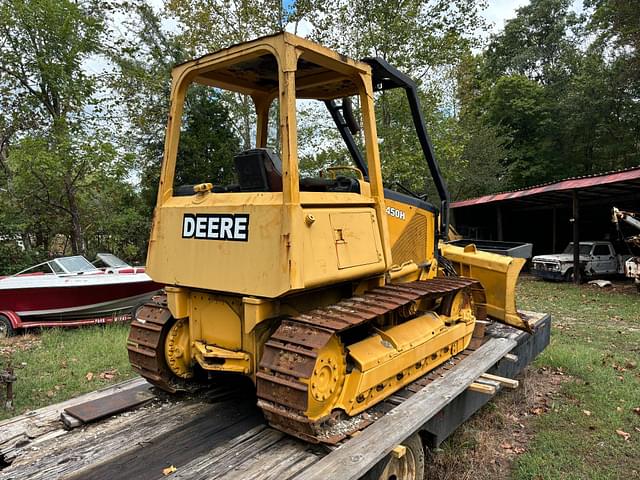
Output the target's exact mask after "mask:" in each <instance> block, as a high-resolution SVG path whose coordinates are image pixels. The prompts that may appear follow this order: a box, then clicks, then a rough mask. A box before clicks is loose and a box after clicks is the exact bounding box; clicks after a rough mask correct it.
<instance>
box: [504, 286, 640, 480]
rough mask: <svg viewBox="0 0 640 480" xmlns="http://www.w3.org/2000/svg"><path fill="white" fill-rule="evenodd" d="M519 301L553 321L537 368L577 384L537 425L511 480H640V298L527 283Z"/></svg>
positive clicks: (564, 390) (631, 294) (623, 291)
mask: <svg viewBox="0 0 640 480" xmlns="http://www.w3.org/2000/svg"><path fill="white" fill-rule="evenodd" d="M518 299H519V306H520V307H521V308H525V309H528V310H535V311H546V312H550V313H551V314H552V316H553V320H554V322H553V326H552V337H551V344H550V346H549V347H548V348H547V349H546V350H545V352H543V354H542V355H541V356H540V357H539V358H538V360H537V362H536V365H537V366H544V367H548V368H552V369H560V370H561V371H563V372H566V373H567V374H568V375H570V377H571V380H570V381H568V382H566V383H565V384H564V385H563V387H562V388H561V390H560V393H561V402H560V403H559V404H558V406H557V407H556V408H554V409H552V410H551V411H550V412H548V413H547V414H545V415H541V416H540V417H539V418H538V419H537V421H536V422H534V425H533V428H534V432H535V436H534V438H533V440H532V442H531V443H530V445H529V447H528V449H527V452H526V453H524V454H523V455H521V456H519V457H518V459H517V461H516V462H515V464H514V465H513V469H512V477H513V478H516V479H554V478H557V479H584V478H589V479H617V478H640V411H638V412H636V411H634V409H636V408H638V407H640V369H639V365H638V361H639V359H640V295H638V294H637V293H636V292H635V290H632V289H628V290H626V289H621V288H616V289H615V290H613V291H611V290H605V289H598V288H597V287H593V286H589V285H583V286H581V287H580V288H576V287H574V286H573V285H569V284H558V283H546V282H542V281H537V280H533V279H530V278H529V279H527V278H524V279H523V280H521V282H520V285H519V288H518ZM616 431H621V432H625V433H628V434H630V437H629V438H628V440H625V438H624V435H622V434H620V433H616Z"/></svg>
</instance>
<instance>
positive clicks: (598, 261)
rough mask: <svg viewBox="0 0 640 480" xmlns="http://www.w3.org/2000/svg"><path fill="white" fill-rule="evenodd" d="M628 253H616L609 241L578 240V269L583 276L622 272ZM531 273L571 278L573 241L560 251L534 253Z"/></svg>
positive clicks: (557, 278)
mask: <svg viewBox="0 0 640 480" xmlns="http://www.w3.org/2000/svg"><path fill="white" fill-rule="evenodd" d="M629 258H631V256H630V255H618V254H617V253H616V251H615V249H614V248H613V245H612V244H611V242H580V271H581V276H582V277H583V278H594V277H599V276H607V275H616V274H624V264H625V262H626V261H627V260H628V259H629ZM532 263H533V268H532V269H531V273H533V274H534V275H536V276H538V277H541V278H544V279H546V280H566V281H570V280H571V279H572V278H573V242H572V243H570V244H569V245H567V248H565V249H564V252H562V253H556V254H552V255H536V256H535V257H533V259H532Z"/></svg>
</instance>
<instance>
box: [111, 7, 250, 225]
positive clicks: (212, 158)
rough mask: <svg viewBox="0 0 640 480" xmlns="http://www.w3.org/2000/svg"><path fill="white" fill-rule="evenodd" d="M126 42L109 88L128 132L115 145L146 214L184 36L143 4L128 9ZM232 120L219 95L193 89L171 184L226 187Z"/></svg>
mask: <svg viewBox="0 0 640 480" xmlns="http://www.w3.org/2000/svg"><path fill="white" fill-rule="evenodd" d="M126 12H127V19H128V20H127V27H128V30H129V31H130V32H131V33H132V35H130V37H129V38H128V39H127V38H124V39H121V40H120V41H119V42H117V44H116V45H114V48H113V50H112V51H111V52H110V58H111V60H112V61H113V62H114V64H115V66H116V72H115V74H114V76H113V79H112V86H113V88H114V89H115V91H116V92H117V93H118V97H117V98H118V100H117V101H118V103H119V104H121V105H122V107H123V109H124V111H125V112H126V119H127V120H128V122H125V123H127V124H128V128H127V129H126V130H125V131H123V135H121V136H120V138H119V140H120V142H121V144H122V147H123V149H126V150H128V151H131V152H135V154H136V155H135V156H136V158H137V160H136V162H135V166H136V167H137V169H138V170H139V171H140V174H141V187H142V194H143V197H144V200H145V211H146V212H147V215H148V217H149V218H150V217H151V211H152V208H153V207H154V206H155V203H156V192H157V188H158V182H159V178H160V167H161V161H162V156H163V146H164V131H165V126H166V121H167V112H168V110H169V102H170V98H169V96H170V86H171V77H170V74H171V69H172V68H173V66H174V65H176V64H178V63H181V62H183V61H185V60H186V59H187V58H188V53H187V52H188V49H189V47H187V46H185V45H184V43H183V40H184V37H182V36H176V35H174V34H171V33H170V32H165V31H164V30H163V29H162V26H161V18H160V17H159V15H158V14H157V13H156V12H155V11H154V10H153V9H152V8H151V7H150V6H149V5H147V4H146V3H144V2H140V3H134V4H132V5H130V6H128V7H127V10H126ZM232 127H233V120H232V119H231V114H230V112H229V110H228V107H227V104H226V103H225V102H224V99H223V98H222V95H221V93H220V92H219V91H216V90H214V89H212V88H206V87H203V86H197V85H193V86H191V87H190V89H189V91H188V93H187V97H186V100H185V107H184V113H183V118H182V130H181V135H180V144H179V149H178V158H177V166H176V184H178V185H179V184H193V183H201V182H205V181H207V182H213V183H214V184H218V185H219V184H229V183H232V178H233V156H234V154H236V153H237V152H238V151H239V150H240V140H239V138H238V135H237V134H236V133H235V132H234V131H233V130H232Z"/></svg>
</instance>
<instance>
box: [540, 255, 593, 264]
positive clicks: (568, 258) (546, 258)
mask: <svg viewBox="0 0 640 480" xmlns="http://www.w3.org/2000/svg"><path fill="white" fill-rule="evenodd" d="M532 261H534V262H559V263H567V262H573V254H572V253H557V254H555V255H536V256H535V257H533V259H532ZM580 261H581V262H588V261H589V257H588V256H586V255H580Z"/></svg>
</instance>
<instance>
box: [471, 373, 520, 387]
mask: <svg viewBox="0 0 640 480" xmlns="http://www.w3.org/2000/svg"><path fill="white" fill-rule="evenodd" d="M480 378H485V379H487V380H493V381H494V382H498V383H499V384H500V385H502V386H503V387H506V388H511V389H514V388H518V385H520V382H518V380H514V379H513V378H507V377H500V376H499V375H492V374H490V373H483V374H482V375H480Z"/></svg>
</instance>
